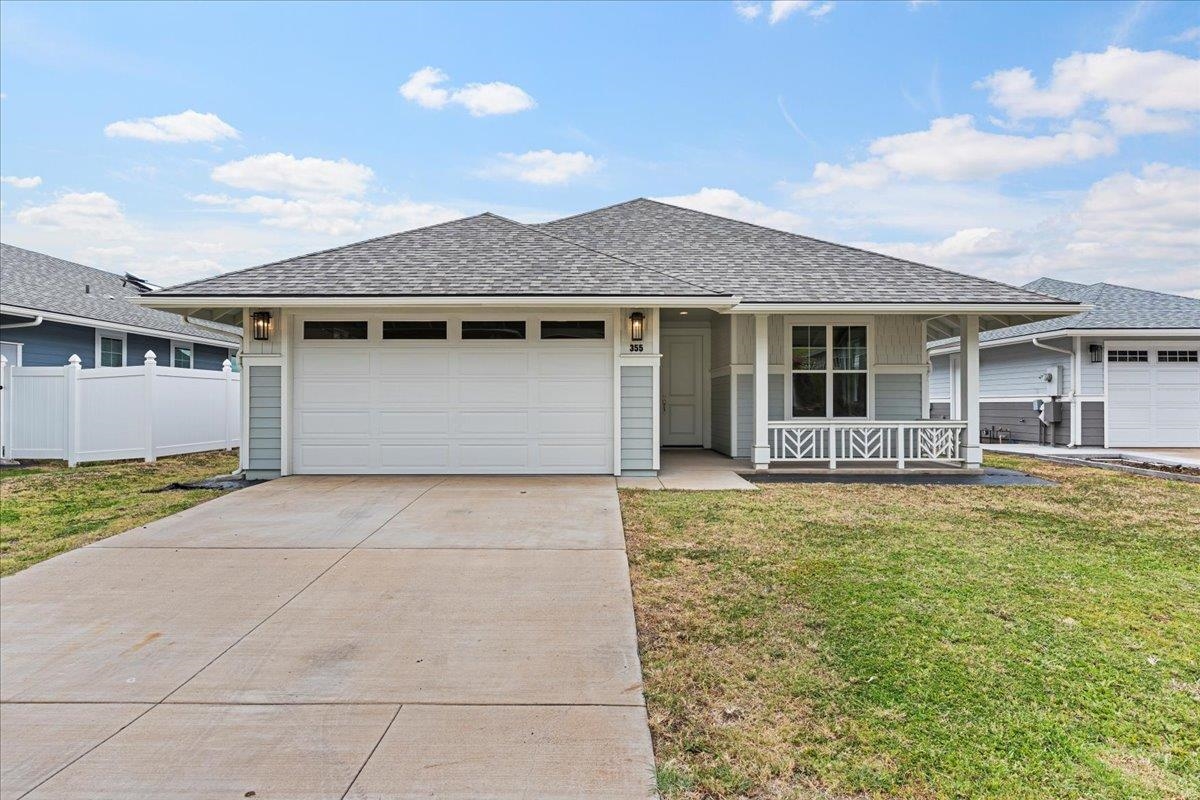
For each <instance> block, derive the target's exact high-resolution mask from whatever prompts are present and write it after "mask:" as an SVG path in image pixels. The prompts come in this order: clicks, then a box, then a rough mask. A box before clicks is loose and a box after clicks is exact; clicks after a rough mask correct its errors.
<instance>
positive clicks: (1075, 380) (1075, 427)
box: [1071, 336, 1083, 447]
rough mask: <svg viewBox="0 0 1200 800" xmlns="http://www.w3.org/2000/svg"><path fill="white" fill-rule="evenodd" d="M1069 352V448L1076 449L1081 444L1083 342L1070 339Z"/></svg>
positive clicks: (1075, 337)
mask: <svg viewBox="0 0 1200 800" xmlns="http://www.w3.org/2000/svg"><path fill="white" fill-rule="evenodd" d="M1071 350H1072V351H1073V352H1074V355H1073V356H1072V357H1071V447H1078V446H1079V445H1081V444H1083V403H1082V402H1081V401H1080V399H1079V397H1080V395H1082V394H1083V387H1082V386H1081V385H1080V383H1081V382H1082V381H1083V341H1082V340H1081V339H1080V338H1079V337H1078V336H1072V337H1071Z"/></svg>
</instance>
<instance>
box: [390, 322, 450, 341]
mask: <svg viewBox="0 0 1200 800" xmlns="http://www.w3.org/2000/svg"><path fill="white" fill-rule="evenodd" d="M383 338H384V339H445V338H446V321H445V320H414V319H397V320H388V319H385V320H384V321H383Z"/></svg>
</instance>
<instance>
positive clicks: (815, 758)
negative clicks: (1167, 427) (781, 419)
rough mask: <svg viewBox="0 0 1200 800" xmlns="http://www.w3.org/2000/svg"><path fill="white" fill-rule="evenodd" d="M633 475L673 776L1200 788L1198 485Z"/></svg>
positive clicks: (630, 500)
mask: <svg viewBox="0 0 1200 800" xmlns="http://www.w3.org/2000/svg"><path fill="white" fill-rule="evenodd" d="M989 463H990V464H991V465H994V466H1008V467H1017V468H1020V469H1024V470H1027V471H1029V472H1032V473H1035V474H1037V475H1040V476H1042V477H1046V478H1050V479H1052V480H1055V481H1058V482H1059V483H1060V485H1059V486H1056V487H1051V488H1039V487H1005V488H999V487H955V486H946V487H898V486H874V485H862V484H859V485H830V484H810V485H781V484H775V485H767V486H765V487H764V488H763V489H762V490H761V491H759V492H754V493H749V492H746V493H736V492H694V493H685V492H639V491H623V492H622V493H621V504H622V510H623V513H624V518H625V526H626V535H627V537H628V545H629V554H630V566H631V570H632V575H633V585H634V596H635V602H636V606H637V617H638V631H639V641H640V646H641V651H642V664H643V669H644V671H645V683H646V697H647V702H648V706H649V712H650V721H651V727H652V730H653V734H654V740H655V742H654V744H655V753H656V756H657V758H658V764H659V768H658V771H659V781H660V785H661V787H662V789H663V791H664V793H665V794H666V795H667V796H668V797H684V798H692V797H696V798H701V797H703V798H718V797H753V798H788V797H796V798H847V797H871V798H874V797H899V798H925V797H995V798H1030V799H1032V798H1039V799H1040V798H1150V797H1200V485H1197V484H1188V483H1182V482H1175V481H1166V480H1160V479H1155V478H1141V477H1135V476H1129V475H1124V474H1121V473H1116V472H1111V471H1102V470H1095V469H1087V468H1079V467H1065V466H1056V465H1052V464H1048V463H1045V462H1035V461H1029V460H1019V459H1012V458H1003V459H1002V458H995V459H991V460H990V461H989Z"/></svg>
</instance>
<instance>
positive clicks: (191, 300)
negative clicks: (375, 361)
mask: <svg viewBox="0 0 1200 800" xmlns="http://www.w3.org/2000/svg"><path fill="white" fill-rule="evenodd" d="M740 301H741V298H739V297H736V296H733V295H544V294H522V295H261V294H256V295H169V294H168V295H160V294H151V295H143V296H141V297H138V298H135V299H134V300H133V301H132V302H134V303H136V304H138V305H140V306H146V307H148V308H157V309H161V310H164V311H168V310H169V311H179V310H181V309H201V308H251V307H254V308H259V307H283V306H287V307H289V308H361V307H370V306H376V307H377V306H413V307H427V306H567V307H570V306H589V307H596V306H615V307H630V306H672V307H685V308H715V309H722V310H726V309H729V308H731V307H732V306H735V305H736V304H737V303H739V302H740Z"/></svg>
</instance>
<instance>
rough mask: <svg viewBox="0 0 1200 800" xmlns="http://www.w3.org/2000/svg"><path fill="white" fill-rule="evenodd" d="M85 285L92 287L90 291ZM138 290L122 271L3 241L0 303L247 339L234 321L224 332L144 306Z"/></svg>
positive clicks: (182, 333) (178, 332)
mask: <svg viewBox="0 0 1200 800" xmlns="http://www.w3.org/2000/svg"><path fill="white" fill-rule="evenodd" d="M85 285H86V286H88V287H90V289H91V291H90V292H86V293H85V292H84V286H85ZM137 294H138V292H137V290H135V289H134V288H133V287H132V286H128V285H126V284H125V279H124V278H122V277H121V276H120V275H114V274H113V273H111V272H106V271H104V270H102V269H94V268H92V267H85V266H84V265H83V264H76V263H74V262H72V261H64V260H63V259H61V258H55V257H54V256H48V255H45V254H44V253H36V252H34V251H32V250H25V249H24V248H21V247H14V246H13V245H10V244H0V303H3V304H4V305H6V306H17V307H19V308H22V309H30V310H32V311H35V312H37V311H43V312H48V313H52V314H53V313H57V314H69V315H71V316H75V317H84V318H86V319H89V320H95V321H97V322H101V323H104V322H109V323H116V324H120V325H132V326H135V327H139V328H148V329H150V330H154V331H160V332H162V333H163V334H166V335H169V336H179V337H188V338H202V339H206V340H220V341H228V342H229V343H230V344H231V345H236V344H237V343H238V342H239V341H241V334H240V332H239V331H238V329H236V328H233V327H231V326H228V325H224V326H221V327H223V328H225V329H227V332H219V331H215V330H212V329H210V328H207V327H200V326H199V325H191V324H188V323H187V322H184V321H183V317H181V316H179V315H178V314H172V313H170V312H167V311H156V310H155V309H152V308H142V307H141V306H136V305H134V304H133V303H130V302H129V301H128V300H127V299H126V298H128V297H134V296H136V295H137Z"/></svg>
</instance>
